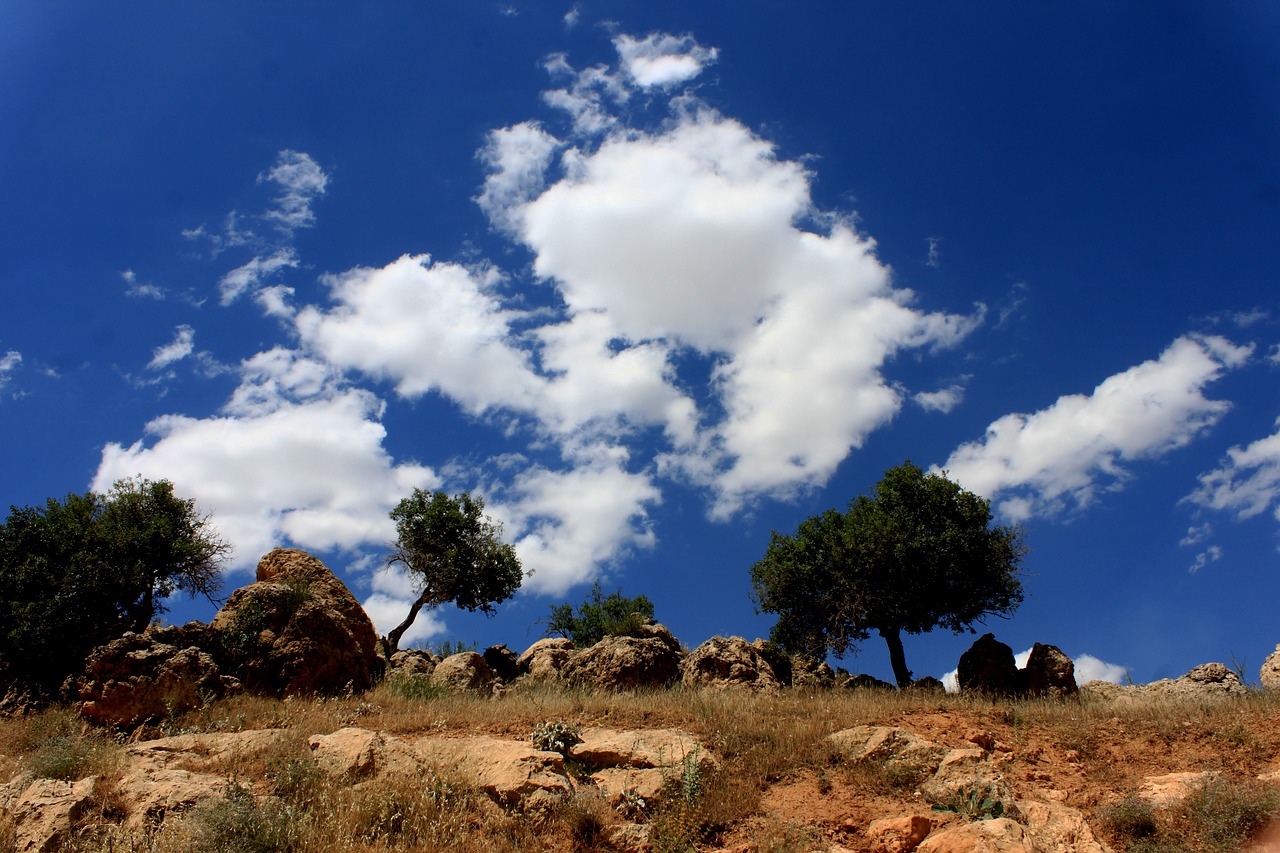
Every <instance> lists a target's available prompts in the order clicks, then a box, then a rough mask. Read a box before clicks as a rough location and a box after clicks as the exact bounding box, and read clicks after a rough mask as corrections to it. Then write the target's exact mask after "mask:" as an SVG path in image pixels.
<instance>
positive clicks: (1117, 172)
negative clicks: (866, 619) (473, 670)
mask: <svg viewBox="0 0 1280 853" xmlns="http://www.w3.org/2000/svg"><path fill="white" fill-rule="evenodd" d="M1277 45H1280V14H1277V13H1276V11H1275V8H1274V6H1272V5H1271V4H1266V3H1239V4H1230V5H1229V6H1219V5H1209V4H1186V3H1177V2H1173V3H1169V2H1159V3H1154V2H1153V3H1126V4H1120V3H1115V4H1112V3H1072V4H1067V3H1061V4H1057V3H1052V4H1036V5H1034V6H1027V5H1026V4H1018V3H1009V4H999V3H997V4H994V5H991V4H988V5H986V6H984V7H983V14H982V15H976V14H974V13H973V11H972V8H971V7H968V6H965V5H962V4H951V3H917V4H909V5H907V4H890V3H884V4H868V3H856V4H855V3H805V4H792V3H771V2H770V3H766V2H761V3H755V4H741V3H734V4H728V3H723V2H706V3H697V4H691V3H668V2H634V3H632V2H598V3H589V2H581V3H578V4H576V5H574V4H568V3H559V4H551V3H520V2H512V3H508V4H498V3H492V4H491V3H484V2H479V3H471V2H468V3H461V2H458V3H451V2H446V3H434V4H421V3H410V2H403V3H381V4H360V5H359V6H356V5H353V4H336V3H333V4H330V3H324V4H316V5H314V6H312V7H311V8H309V9H308V11H307V13H306V14H305V15H303V14H300V13H298V12H297V11H296V10H295V9H294V8H293V7H290V6H287V5H268V6H266V7H265V8H264V6H263V4H259V3H241V2H220V3H184V4H170V3H159V2H138V3H133V4H129V5H128V6H127V7H114V8H107V7H104V6H102V5H101V4H89V3H58V4H51V3H44V2H27V0H19V2H13V3H7V4H6V5H5V8H4V10H2V11H0V74H2V75H3V79H4V80H5V81H6V83H5V85H4V86H3V87H0V186H3V187H4V194H3V197H2V198H3V202H2V203H3V211H4V222H5V227H4V228H3V229H0V429H3V441H2V442H0V447H3V450H2V451H0V453H2V454H3V456H2V457H0V459H2V460H3V461H2V462H0V465H2V466H3V470H4V472H5V476H4V478H3V481H2V482H3V484H4V492H3V494H2V495H0V500H3V501H4V502H5V503H7V504H15V505H19V506H22V505H28V504H33V503H38V502H41V501H43V500H44V499H45V498H47V497H50V496H62V495H65V494H66V493H68V492H73V491H74V492H78V491H83V490H85V489H87V488H98V489H105V488H106V487H107V486H108V485H109V484H110V482H111V481H112V480H113V479H115V478H117V477H121V476H129V475H137V474H141V475H144V476H147V477H150V478H153V479H156V478H160V477H167V478H169V479H171V480H173V481H174V483H175V484H176V486H177V488H178V490H179V492H180V493H182V494H184V495H186V496H190V497H193V498H195V499H196V500H197V502H198V503H199V505H200V507H201V508H202V509H203V510H204V511H206V512H209V513H211V514H212V517H213V520H214V522H215V524H216V525H217V527H218V528H219V530H220V531H221V533H222V534H223V536H224V537H226V538H227V539H228V540H229V541H231V542H232V543H233V544H234V545H235V547H236V551H235V557H234V560H233V565H232V566H231V567H230V573H229V576H228V578H227V582H228V587H229V588H230V587H234V586H235V585H238V584H240V583H243V582H245V581H246V580H248V579H249V577H250V576H249V574H248V572H249V571H251V568H252V566H253V565H255V564H256V561H257V559H258V558H259V557H260V556H261V554H262V553H264V552H265V551H266V550H269V549H270V548H271V547H274V546H276V545H284V544H287V545H295V546H298V547H303V548H307V549H308V550H311V551H313V552H315V553H317V554H319V555H321V556H322V557H323V558H324V559H325V560H326V562H327V563H328V564H329V565H330V566H331V567H332V568H333V569H334V570H335V571H337V572H338V573H339V574H340V575H341V576H342V577H343V578H344V579H345V580H346V581H347V582H348V584H349V585H350V586H351V587H352V589H353V590H354V591H355V592H356V594H357V595H358V596H359V597H360V598H361V600H362V601H364V602H366V607H367V608H368V609H369V611H370V612H371V614H372V615H373V616H374V618H375V621H377V623H378V624H379V626H380V627H381V628H382V629H383V630H386V629H387V628H388V627H390V625H393V624H394V623H395V622H397V621H399V618H400V617H401V615H402V614H403V613H404V612H405V611H406V610H407V599H408V597H409V596H410V594H411V591H410V589H409V588H408V585H407V584H406V583H405V581H404V579H403V578H399V577H397V576H394V575H390V574H387V573H385V572H381V571H377V567H378V566H379V565H380V564H381V560H382V558H383V556H384V555H385V553H386V550H387V546H388V543H389V541H390V539H391V537H392V536H393V530H392V528H391V523H390V521H389V519H388V517H387V513H388V511H389V510H390V508H391V507H392V506H393V505H394V504H395V503H396V501H398V500H399V499H400V498H401V497H404V496H405V495H407V494H408V493H409V492H410V491H411V490H412V488H414V487H423V488H442V489H446V490H449V491H451V492H456V491H461V490H464V489H466V490H470V491H472V492H475V493H479V494H481V495H483V496H484V497H485V500H486V502H487V504H488V508H489V509H490V511H491V512H492V513H493V514H494V515H496V516H497V517H499V518H500V519H502V521H503V522H504V524H505V530H506V534H507V536H508V537H509V538H510V539H511V541H513V542H514V543H515V544H516V547H517V550H518V552H519V553H520V555H521V557H522V559H523V561H524V564H525V566H526V567H527V568H531V569H533V570H534V573H533V575H532V576H531V577H530V578H529V580H528V581H527V583H526V585H525V588H524V590H523V591H522V592H521V594H520V595H519V596H518V597H517V598H516V599H515V600H513V601H512V602H510V603H509V604H506V605H504V606H503V607H502V608H501V609H500V611H499V614H498V615H497V616H496V617H495V618H493V619H489V620H486V619H484V618H482V617H479V616H475V615H471V614H464V613H460V612H458V611H456V610H455V609H452V608H445V609H443V610H441V611H439V612H437V613H434V614H431V618H427V615H426V614H424V615H423V616H422V617H420V618H419V622H418V629H417V630H416V631H415V632H414V633H413V634H411V635H410V636H416V638H417V639H418V640H419V641H438V640H443V639H453V640H461V641H464V642H472V641H474V642H478V643H480V644H481V645H482V646H483V645H488V644H490V643H496V642H505V643H507V644H508V645H510V646H512V647H513V648H516V649H521V648H523V647H525V646H526V645H528V643H530V642H532V641H533V640H534V639H537V638H538V637H539V636H541V633H542V629H541V627H540V626H539V625H538V624H537V623H538V621H539V620H542V619H544V618H545V617H546V615H547V611H548V609H549V607H550V605H551V604H555V603H558V602H561V601H566V600H567V601H575V602H576V601H579V600H581V598H582V596H583V594H584V593H585V591H586V589H587V588H588V586H589V584H590V583H591V582H592V581H593V580H595V579H597V578H599V579H601V580H602V582H603V584H604V586H605V588H606V589H607V590H612V589H616V588H618V587H621V588H622V589H623V590H624V591H625V592H626V593H627V594H631V595H635V594H640V593H644V594H646V595H648V596H649V597H650V598H651V599H653V601H654V602H655V604H656V606H657V615H658V617H659V619H660V620H662V621H664V622H665V623H666V624H668V625H669V626H670V627H671V628H672V629H673V631H674V632H675V633H676V635H677V636H679V637H680V638H681V639H682V640H684V641H685V642H686V643H687V644H689V645H690V646H693V645H697V644H698V643H701V642H702V641H703V640H705V639H707V638H708V637H710V636H712V635H713V634H717V633H723V634H739V635H744V636H747V637H748V638H750V637H754V636H763V635H765V634H767V632H768V629H769V626H770V625H771V618H770V617H768V616H767V615H766V616H762V615H758V614H756V613H755V612H754V609H753V606H752V604H751V601H750V598H749V589H750V583H749V577H748V570H749V568H750V566H751V565H752V563H754V562H755V561H756V560H757V559H759V558H760V557H761V556H762V555H763V553H764V549H765V547H766V545H767V543H768V540H769V533H770V531H771V530H775V529H776V530H779V531H782V532H785V533H790V532H793V531H794V530H795V528H796V526H797V525H798V523H799V522H800V521H801V520H803V519H804V518H806V517H808V516H810V515H813V514H814V513H817V512H820V511H822V510H825V509H827V508H830V507H833V506H834V507H840V508H843V507H844V506H845V504H846V503H847V502H848V501H849V499H850V498H852V497H854V496H855V495H857V494H859V493H862V492H865V491H866V490H868V489H869V488H870V487H871V486H872V485H873V484H874V483H875V482H876V481H877V480H878V479H879V477H880V476H881V474H882V473H883V472H884V471H885V470H886V469H887V468H889V467H892V466H894V465H897V464H900V463H901V462H902V461H903V460H905V459H910V460H911V461H913V462H915V463H917V464H919V465H921V466H924V467H931V466H938V467H941V468H943V469H945V470H946V471H948V473H949V474H950V476H952V477H953V478H954V479H957V480H959V481H960V482H961V484H962V485H964V486H966V487H967V488H970V489H972V490H974V491H977V492H979V493H981V494H983V495H984V496H986V497H988V498H990V499H991V501H992V504H993V506H994V507H995V508H996V509H997V510H998V512H999V513H1000V518H1001V519H1002V520H1005V521H1017V522H1020V523H1022V524H1023V525H1025V527H1026V530H1027V542H1028V544H1029V546H1030V548H1031V552H1030V554H1029V555H1028V558H1027V561H1026V568H1027V570H1028V576H1027V577H1026V578H1025V588H1026V592H1027V600H1026V602H1025V604H1024V605H1023V606H1022V608H1021V610H1020V611H1019V612H1018V613H1017V614H1016V615H1015V616H1014V617H1013V618H1012V619H1010V620H1007V621H1005V620H999V619H995V620H992V621H991V622H990V623H989V626H988V630H993V631H994V632H995V633H996V635H997V637H998V638H1000V639H1001V640H1003V641H1004V642H1007V643H1009V644H1010V645H1011V646H1013V647H1014V649H1015V651H1018V650H1022V649H1026V648H1029V647H1030V646H1031V644H1032V643H1033V642H1045V643H1052V644H1055V645H1058V646H1060V647H1061V648H1062V649H1063V650H1064V651H1066V652H1067V653H1068V654H1070V655H1072V656H1073V657H1077V658H1078V659H1079V661H1080V665H1081V668H1082V670H1085V671H1087V672H1088V673H1090V674H1097V675H1103V676H1107V677H1111V678H1118V677H1120V674H1121V672H1122V671H1123V670H1125V669H1127V670H1128V671H1129V673H1130V674H1131V676H1132V677H1133V678H1134V679H1135V680H1137V681H1149V680H1153V679H1156V678H1161V677H1169V676H1177V675H1179V674H1181V673H1183V672H1185V671H1186V670H1188V669H1190V668H1191V667H1192V666H1195V665H1197V664H1199V663H1202V662H1205V661H1208V660H1224V661H1230V660H1231V659H1235V660H1237V661H1243V662H1244V664H1245V665H1246V667H1247V668H1248V670H1249V675H1250V677H1255V676H1256V670H1257V667H1258V665H1260V664H1261V662H1262V659H1263V658H1264V657H1265V656H1266V655H1267V654H1269V653H1270V652H1271V651H1272V649H1273V648H1274V646H1275V644H1276V642H1277V641H1280V632H1277V630H1276V629H1275V627H1274V606H1273V604H1272V603H1273V602H1274V601H1275V600H1276V599H1277V595H1280V573H1278V572H1277V559H1278V557H1277V546H1278V545H1280V539H1278V538H1277V533H1278V532H1280V531H1278V529H1277V519H1278V518H1280V431H1278V426H1277V417H1280V396H1278V395H1277V394H1276V380H1277V371H1278V370H1280V322H1278V321H1280V305H1277V301H1276V297H1275V294H1276V277H1277V271H1280V239H1277V237H1278V236H1280V157H1278V155H1280V73H1278V72H1280V48H1277V47H1276V46H1277ZM173 605H174V608H173V612H172V613H171V614H170V617H169V618H171V619H173V620H175V621H181V620H184V619H187V618H203V619H207V618H209V616H210V615H211V608H209V607H208V606H207V605H203V606H202V605H199V604H191V603H190V602H185V601H175V602H173ZM971 641H972V637H969V636H961V637H954V636H952V635H950V634H948V633H945V632H939V633H934V634H929V635H925V636H921V637H908V638H906V650H907V661H908V665H909V666H910V667H911V668H912V669H913V670H914V671H915V672H916V674H917V675H926V674H932V675H941V674H943V673H945V672H947V671H948V670H950V669H953V668H954V666H955V662H956V660H957V659H958V657H959V654H960V653H961V652H962V651H963V650H964V649H965V648H966V647H967V646H968V644H969V643H970V642H971ZM1085 656H1088V657H1085ZM844 665H845V666H846V667H848V668H849V669H851V670H853V671H862V672H868V673H871V674H873V675H877V676H879V677H882V678H888V677H889V674H890V673H889V665H888V660H887V654H886V653H885V651H884V648H883V644H882V643H881V642H880V641H879V639H878V638H873V639H872V640H870V641H868V642H867V643H865V644H864V645H863V647H862V650H861V653H860V654H859V655H858V656H857V657H853V658H848V659H846V660H845V661H844Z"/></svg>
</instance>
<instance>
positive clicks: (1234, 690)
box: [1142, 663, 1249, 699]
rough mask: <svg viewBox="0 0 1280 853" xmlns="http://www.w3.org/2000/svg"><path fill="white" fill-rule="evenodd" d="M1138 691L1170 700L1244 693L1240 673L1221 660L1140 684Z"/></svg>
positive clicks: (1246, 689)
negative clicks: (1183, 673) (1176, 675)
mask: <svg viewBox="0 0 1280 853" xmlns="http://www.w3.org/2000/svg"><path fill="white" fill-rule="evenodd" d="M1142 692H1143V693H1145V694H1149V695H1156V696H1167V697H1170V698H1174V699H1219V698H1228V697H1233V696H1247V695H1248V694H1249V688H1247V687H1245V686H1244V684H1243V683H1241V681H1240V676H1239V675H1237V674H1236V673H1235V672H1233V671H1232V670H1231V669H1229V668H1228V667H1227V665H1226V664H1222V663H1202V664H1200V666H1197V667H1195V668H1194V669H1192V670H1191V671H1190V672H1188V673H1187V674H1186V675H1183V676H1182V677H1180V678H1175V679H1168V678H1166V679H1162V680H1160V681H1153V682H1151V683H1150V684H1146V685H1143V687H1142Z"/></svg>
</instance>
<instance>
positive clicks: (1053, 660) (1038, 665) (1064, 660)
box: [1019, 643, 1080, 699]
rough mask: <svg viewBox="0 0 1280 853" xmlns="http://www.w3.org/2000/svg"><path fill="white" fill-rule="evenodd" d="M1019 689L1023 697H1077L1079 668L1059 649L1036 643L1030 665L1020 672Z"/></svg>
mask: <svg viewBox="0 0 1280 853" xmlns="http://www.w3.org/2000/svg"><path fill="white" fill-rule="evenodd" d="M1019 687H1020V688H1021V690H1020V691H1019V692H1021V693H1022V694H1023V695H1026V696H1032V697H1048V698H1053V699H1062V698H1065V697H1068V696H1076V695H1078V694H1079V693H1080V688H1079V687H1077V686H1076V665H1075V663H1074V662H1073V661H1072V660H1071V658H1069V657H1067V656H1066V654H1064V653H1063V651H1062V650H1061V649H1059V648H1058V647H1057V646H1047V645H1044V644H1043V643H1036V644H1035V645H1034V646H1032V647H1031V656H1030V657H1029V658H1027V665H1026V666H1024V667H1023V668H1022V669H1021V670H1019Z"/></svg>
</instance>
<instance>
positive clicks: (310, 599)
mask: <svg viewBox="0 0 1280 853" xmlns="http://www.w3.org/2000/svg"><path fill="white" fill-rule="evenodd" d="M212 627H213V628H214V629H215V630H217V631H219V632H220V634H221V636H222V638H223V643H224V645H225V646H226V648H227V653H228V656H229V657H230V658H231V659H232V660H233V661H234V662H235V664H236V666H237V669H236V670H235V674H236V675H238V676H239V677H240V679H241V681H243V682H244V684H245V687H246V688H248V689H250V690H254V691H259V692H263V693H268V694H271V695H276V696H298V695H311V694H333V693H341V692H345V691H348V690H351V691H359V690H366V689H368V688H369V687H371V686H372V685H373V683H374V682H375V681H376V680H377V679H378V678H379V677H381V675H382V667H383V661H382V659H381V658H380V657H379V656H378V637H377V634H376V633H375V632H374V629H373V623H372V622H370V621H369V617H368V615H367V614H366V613H365V612H364V608H362V607H361V606H360V602H359V601H357V600H356V598H355V596H353V595H352V594H351V591H350V590H348V589H347V587H346V585H345V584H343V583H342V581H340V580H338V578H337V577H336V576H335V575H334V574H333V572H331V571H329V569H328V568H327V567H326V566H325V565H324V563H322V562H320V560H318V559H316V558H315V557H313V556H311V555H310V554H308V553H306V552H305V551H300V550H298V549H296V548H277V549H275V550H274V551H272V552H271V553H269V554H267V555H266V556H264V557H263V558H262V560H261V561H260V562H259V563H258V573H257V581H255V582H254V583H251V584H249V585H248V586H246V587H243V588H241V589H238V590H236V591H235V592H234V593H232V595H231V598H230V599H229V600H228V601H227V603H226V604H225V605H224V606H223V608H222V609H221V610H220V611H218V614H217V616H215V617H214V619H213V626H212Z"/></svg>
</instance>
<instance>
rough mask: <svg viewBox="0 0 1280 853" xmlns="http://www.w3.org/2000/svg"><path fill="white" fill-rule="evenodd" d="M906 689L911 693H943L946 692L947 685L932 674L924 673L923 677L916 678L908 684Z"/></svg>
mask: <svg viewBox="0 0 1280 853" xmlns="http://www.w3.org/2000/svg"><path fill="white" fill-rule="evenodd" d="M907 690H910V691H911V692H913V693H924V694H943V693H946V692H947V685H945V684H943V683H942V681H940V680H939V679H937V678H934V677H933V676H932V675H926V676H925V677H924V678H917V679H916V680H915V681H913V682H911V683H910V684H908V685H907Z"/></svg>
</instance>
